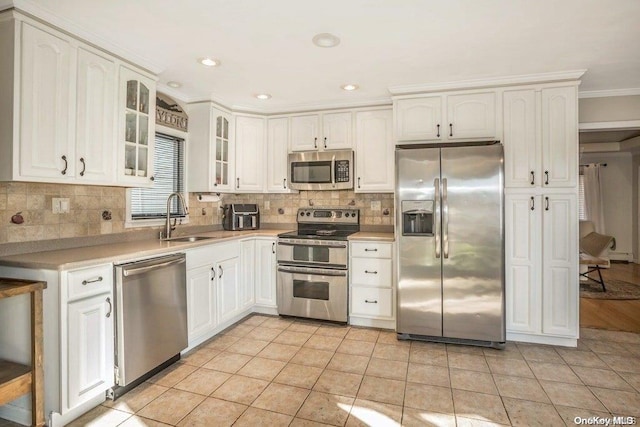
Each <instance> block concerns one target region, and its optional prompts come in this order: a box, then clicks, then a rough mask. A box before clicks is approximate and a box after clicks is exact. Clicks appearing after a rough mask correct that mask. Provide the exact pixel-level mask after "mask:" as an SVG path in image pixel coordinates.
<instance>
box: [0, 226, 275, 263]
mask: <svg viewBox="0 0 640 427" xmlns="http://www.w3.org/2000/svg"><path fill="white" fill-rule="evenodd" d="M286 231H287V230H278V229H268V228H265V229H260V230H252V231H211V232H204V233H197V234H194V235H198V236H206V237H214V239H206V240H199V241H196V242H176V241H162V240H158V239H148V240H139V241H133V242H121V243H112V244H106V245H96V246H85V247H81V248H73V249H60V250H52V251H46V252H33V253H28V254H20V255H10V256H5V257H0V266H5V267H24V268H37V269H43V270H71V269H76V268H82V267H89V266H93V265H97V264H104V263H109V262H113V263H121V262H127V261H133V260H136V259H140V258H147V257H149V256H154V255H163V254H169V253H175V252H180V251H183V250H186V249H191V248H195V247H198V246H206V245H211V244H215V243H221V242H228V241H233V240H237V239H243V238H248V237H261V236H263V237H275V236H277V235H278V234H280V233H283V232H286Z"/></svg>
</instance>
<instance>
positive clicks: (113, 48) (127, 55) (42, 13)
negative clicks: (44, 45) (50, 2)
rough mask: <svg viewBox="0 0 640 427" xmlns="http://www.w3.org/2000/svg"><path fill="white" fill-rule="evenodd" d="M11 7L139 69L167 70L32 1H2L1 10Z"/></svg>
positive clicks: (155, 72)
mask: <svg viewBox="0 0 640 427" xmlns="http://www.w3.org/2000/svg"><path fill="white" fill-rule="evenodd" d="M9 7H14V8H15V9H16V10H17V11H19V12H23V13H26V14H28V15H30V16H32V17H33V18H36V19H38V20H41V21H44V22H45V23H47V24H48V25H52V26H54V27H57V28H58V29H60V30H62V31H64V32H66V33H69V34H70V35H72V36H74V37H76V38H79V39H81V40H83V41H86V42H88V43H89V44H93V45H95V46H97V47H98V48H100V49H102V50H104V51H107V52H108V53H110V54H113V55H116V56H119V57H120V58H122V59H124V60H125V61H128V62H131V63H132V64H135V65H136V66H137V67H142V68H144V69H147V70H148V71H150V72H152V73H153V74H160V73H161V72H162V71H163V70H164V68H165V67H164V66H163V65H161V64H159V63H156V62H154V61H151V60H150V59H149V58H147V57H142V56H140V55H138V54H136V53H134V52H133V51H131V50H129V49H127V48H126V47H123V46H119V45H117V44H115V43H113V42H112V41H109V40H107V39H105V38H104V37H101V36H99V35H97V34H95V33H93V32H92V31H91V30H89V29H87V28H85V27H83V26H81V25H77V24H75V23H73V22H72V21H70V20H68V19H67V18H64V17H62V16H60V15H58V14H56V13H55V12H54V11H52V10H50V9H47V8H44V7H42V6H41V5H39V4H37V3H35V2H33V1H32V0H0V9H3V8H9Z"/></svg>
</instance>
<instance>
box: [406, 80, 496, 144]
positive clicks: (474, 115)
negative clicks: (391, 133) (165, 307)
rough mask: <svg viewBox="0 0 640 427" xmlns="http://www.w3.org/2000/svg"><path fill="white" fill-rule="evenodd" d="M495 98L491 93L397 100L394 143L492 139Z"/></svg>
mask: <svg viewBox="0 0 640 427" xmlns="http://www.w3.org/2000/svg"><path fill="white" fill-rule="evenodd" d="M495 97H496V95H495V92H494V91H491V92H480V93H460V94H443V95H429V96H424V97H419V98H406V99H398V100H396V102H395V122H396V126H395V129H396V140H397V141H399V142H404V141H435V142H437V141H441V142H447V141H459V140H467V139H471V140H473V139H478V140H479V139H491V138H495V137H496V135H497V133H496V100H495ZM445 112H446V114H445Z"/></svg>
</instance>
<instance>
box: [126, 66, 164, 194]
mask: <svg viewBox="0 0 640 427" xmlns="http://www.w3.org/2000/svg"><path fill="white" fill-rule="evenodd" d="M118 103H119V105H118V110H119V121H118V122H119V127H120V137H119V138H118V143H119V144H118V145H119V159H118V180H119V181H120V182H123V183H127V184H129V185H135V186H138V187H146V186H151V185H153V179H154V178H153V149H154V146H155V123H156V116H155V111H156V84H155V82H154V81H153V80H152V79H150V78H149V77H146V76H144V75H142V74H140V73H138V72H136V71H134V70H132V69H130V68H128V67H124V66H121V67H120V97H119V99H118Z"/></svg>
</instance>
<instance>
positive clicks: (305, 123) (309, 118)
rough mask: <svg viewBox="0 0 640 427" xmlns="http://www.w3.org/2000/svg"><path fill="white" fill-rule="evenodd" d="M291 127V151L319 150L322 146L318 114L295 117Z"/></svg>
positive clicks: (292, 119) (292, 118)
mask: <svg viewBox="0 0 640 427" xmlns="http://www.w3.org/2000/svg"><path fill="white" fill-rule="evenodd" d="M290 126H291V132H290V134H291V151H310V150H317V149H318V148H319V147H320V145H319V142H318V139H319V137H320V135H319V130H320V116H319V115H317V114H311V115H305V116H293V117H291V121H290Z"/></svg>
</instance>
